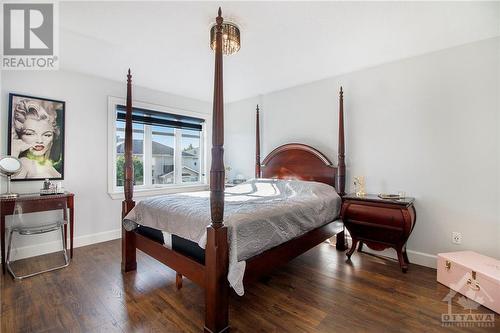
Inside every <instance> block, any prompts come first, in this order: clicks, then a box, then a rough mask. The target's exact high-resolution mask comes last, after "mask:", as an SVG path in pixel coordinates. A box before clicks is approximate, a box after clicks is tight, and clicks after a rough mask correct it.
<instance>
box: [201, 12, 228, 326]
mask: <svg viewBox="0 0 500 333" xmlns="http://www.w3.org/2000/svg"><path fill="white" fill-rule="evenodd" d="M222 22H223V18H222V11H221V9H220V7H219V12H218V16H217V19H216V39H215V75H214V104H213V115H212V117H213V122H212V164H211V168H210V213H211V219H212V223H211V224H210V226H209V227H207V244H206V247H205V276H206V277H205V279H206V280H205V328H204V331H205V332H206V333H219V332H228V331H229V326H228V321H229V283H228V281H227V273H228V260H229V247H228V244H227V228H226V227H225V226H224V222H223V218H224V96H223V80H222V78H223V77H222V74H223V70H222Z"/></svg>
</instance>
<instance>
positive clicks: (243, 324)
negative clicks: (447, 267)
mask: <svg viewBox="0 0 500 333" xmlns="http://www.w3.org/2000/svg"><path fill="white" fill-rule="evenodd" d="M56 260H60V258H59V257H58V256H56V255H54V254H52V255H46V256H41V257H38V258H31V259H27V260H23V261H20V262H18V263H16V266H17V269H19V270H26V269H28V267H29V268H30V269H33V268H40V267H42V266H45V265H49V264H53V263H54V262H55V261H56ZM137 261H138V270H137V272H131V273H128V274H126V275H122V273H121V271H120V242H119V241H118V240H116V241H111V242H106V243H100V244H96V245H92V246H87V247H82V248H78V249H75V256H74V259H73V262H72V264H71V266H70V267H68V268H66V269H63V270H60V271H56V272H51V273H46V274H43V275H39V276H36V277H33V278H30V279H27V280H25V281H21V282H14V281H13V280H12V279H11V278H10V276H8V275H6V276H4V277H3V278H2V279H1V282H2V286H1V306H2V308H1V324H2V325H1V332H5V333H10V332H106V333H111V332H201V327H202V325H203V307H204V305H203V293H202V292H203V291H202V290H201V289H200V288H198V287H197V286H195V285H194V284H193V283H190V282H189V281H187V280H184V287H183V289H181V290H180V291H178V290H176V288H175V273H174V272H173V271H172V270H170V269H169V268H167V267H165V266H163V265H162V264H160V263H158V262H156V261H155V260H153V259H151V258H149V257H148V256H146V255H142V254H141V253H140V252H139V255H138V257H137ZM435 275H436V273H435V271H434V270H432V269H429V268H425V267H421V266H417V265H410V269H409V272H408V273H407V274H403V273H401V271H400V269H399V267H398V264H397V262H396V261H392V260H386V259H380V258H378V257H375V256H372V255H368V254H358V253H356V254H355V255H353V258H352V263H346V262H345V254H344V253H343V252H338V251H336V250H335V247H334V246H330V245H329V244H326V243H325V244H321V245H319V246H317V247H316V248H314V249H312V250H311V251H309V252H307V253H305V254H304V255H302V256H300V257H298V258H296V259H294V260H293V261H291V262H290V263H289V264H288V265H286V266H284V267H282V268H280V269H277V270H276V271H275V272H274V273H273V274H272V275H271V276H270V278H269V279H266V281H261V282H258V283H254V284H251V285H248V286H246V294H245V296H244V297H238V296H236V295H235V294H234V293H233V294H232V295H231V302H230V303H231V307H230V322H231V327H232V332H346V331H347V332H437V331H443V332H464V331H478V332H479V331H481V332H484V331H490V332H493V331H496V332H499V331H500V321H499V318H498V317H500V316H499V315H496V316H495V317H496V322H495V327H493V328H477V327H465V328H464V327H457V326H452V327H442V325H441V314H443V313H447V311H448V305H447V303H446V302H443V301H442V299H443V298H444V297H445V296H446V295H447V294H448V291H449V290H448V289H447V288H446V287H444V286H442V285H439V284H438V283H437V282H436V278H435ZM458 299H459V296H458V295H457V296H456V297H455V298H454V299H453V301H454V303H453V305H452V308H453V312H462V313H468V312H469V311H470V310H464V309H463V307H461V306H460V305H459V304H458V303H457V301H458ZM478 312H481V313H492V312H491V311H489V310H487V309H485V308H483V307H480V308H479V309H478V310H472V313H478Z"/></svg>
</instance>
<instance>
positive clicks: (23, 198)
mask: <svg viewBox="0 0 500 333" xmlns="http://www.w3.org/2000/svg"><path fill="white" fill-rule="evenodd" d="M17 203H22V207H23V213H35V212H44V211H50V210H59V209H64V207H67V208H68V210H69V221H68V222H69V234H70V241H69V243H70V257H71V258H73V231H74V194H73V193H69V192H65V193H63V194H52V195H43V196H42V195H40V194H38V193H30V194H20V195H19V197H17V198H9V199H0V238H1V239H0V241H1V244H0V245H1V255H2V272H3V274H5V217H6V216H7V215H13V214H14V209H15V207H16V204H17ZM63 214H64V215H63V216H64V219H65V220H67V219H68V216H67V214H68V212H67V210H66V209H64V211H63ZM64 237H65V238H66V239H67V238H68V230H67V225H64Z"/></svg>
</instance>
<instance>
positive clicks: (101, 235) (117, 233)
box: [6, 229, 122, 261]
mask: <svg viewBox="0 0 500 333" xmlns="http://www.w3.org/2000/svg"><path fill="white" fill-rule="evenodd" d="M121 236H122V231H121V229H115V230H110V231H104V232H98V233H95V234H90V235H84V236H78V237H75V238H74V243H73V247H75V248H76V247H80V246H86V245H91V244H95V243H101V242H107V241H110V240H113V239H118V238H121ZM68 244H69V243H68ZM61 246H62V245H61V241H60V240H58V241H52V242H47V243H42V244H34V245H29V246H23V247H19V248H12V255H11V257H12V258H11V260H12V261H14V260H19V259H23V258H29V257H34V256H39V255H42V254H47V253H52V252H57V251H61V249H62V247H61ZM68 247H69V246H68ZM6 251H7V249H6Z"/></svg>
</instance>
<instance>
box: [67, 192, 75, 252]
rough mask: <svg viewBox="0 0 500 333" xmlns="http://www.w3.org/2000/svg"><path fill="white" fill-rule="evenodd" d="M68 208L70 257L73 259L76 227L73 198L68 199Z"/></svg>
mask: <svg viewBox="0 0 500 333" xmlns="http://www.w3.org/2000/svg"><path fill="white" fill-rule="evenodd" d="M68 208H69V237H70V238H69V256H70V258H71V259H73V236H74V225H75V212H74V200H73V197H68Z"/></svg>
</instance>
